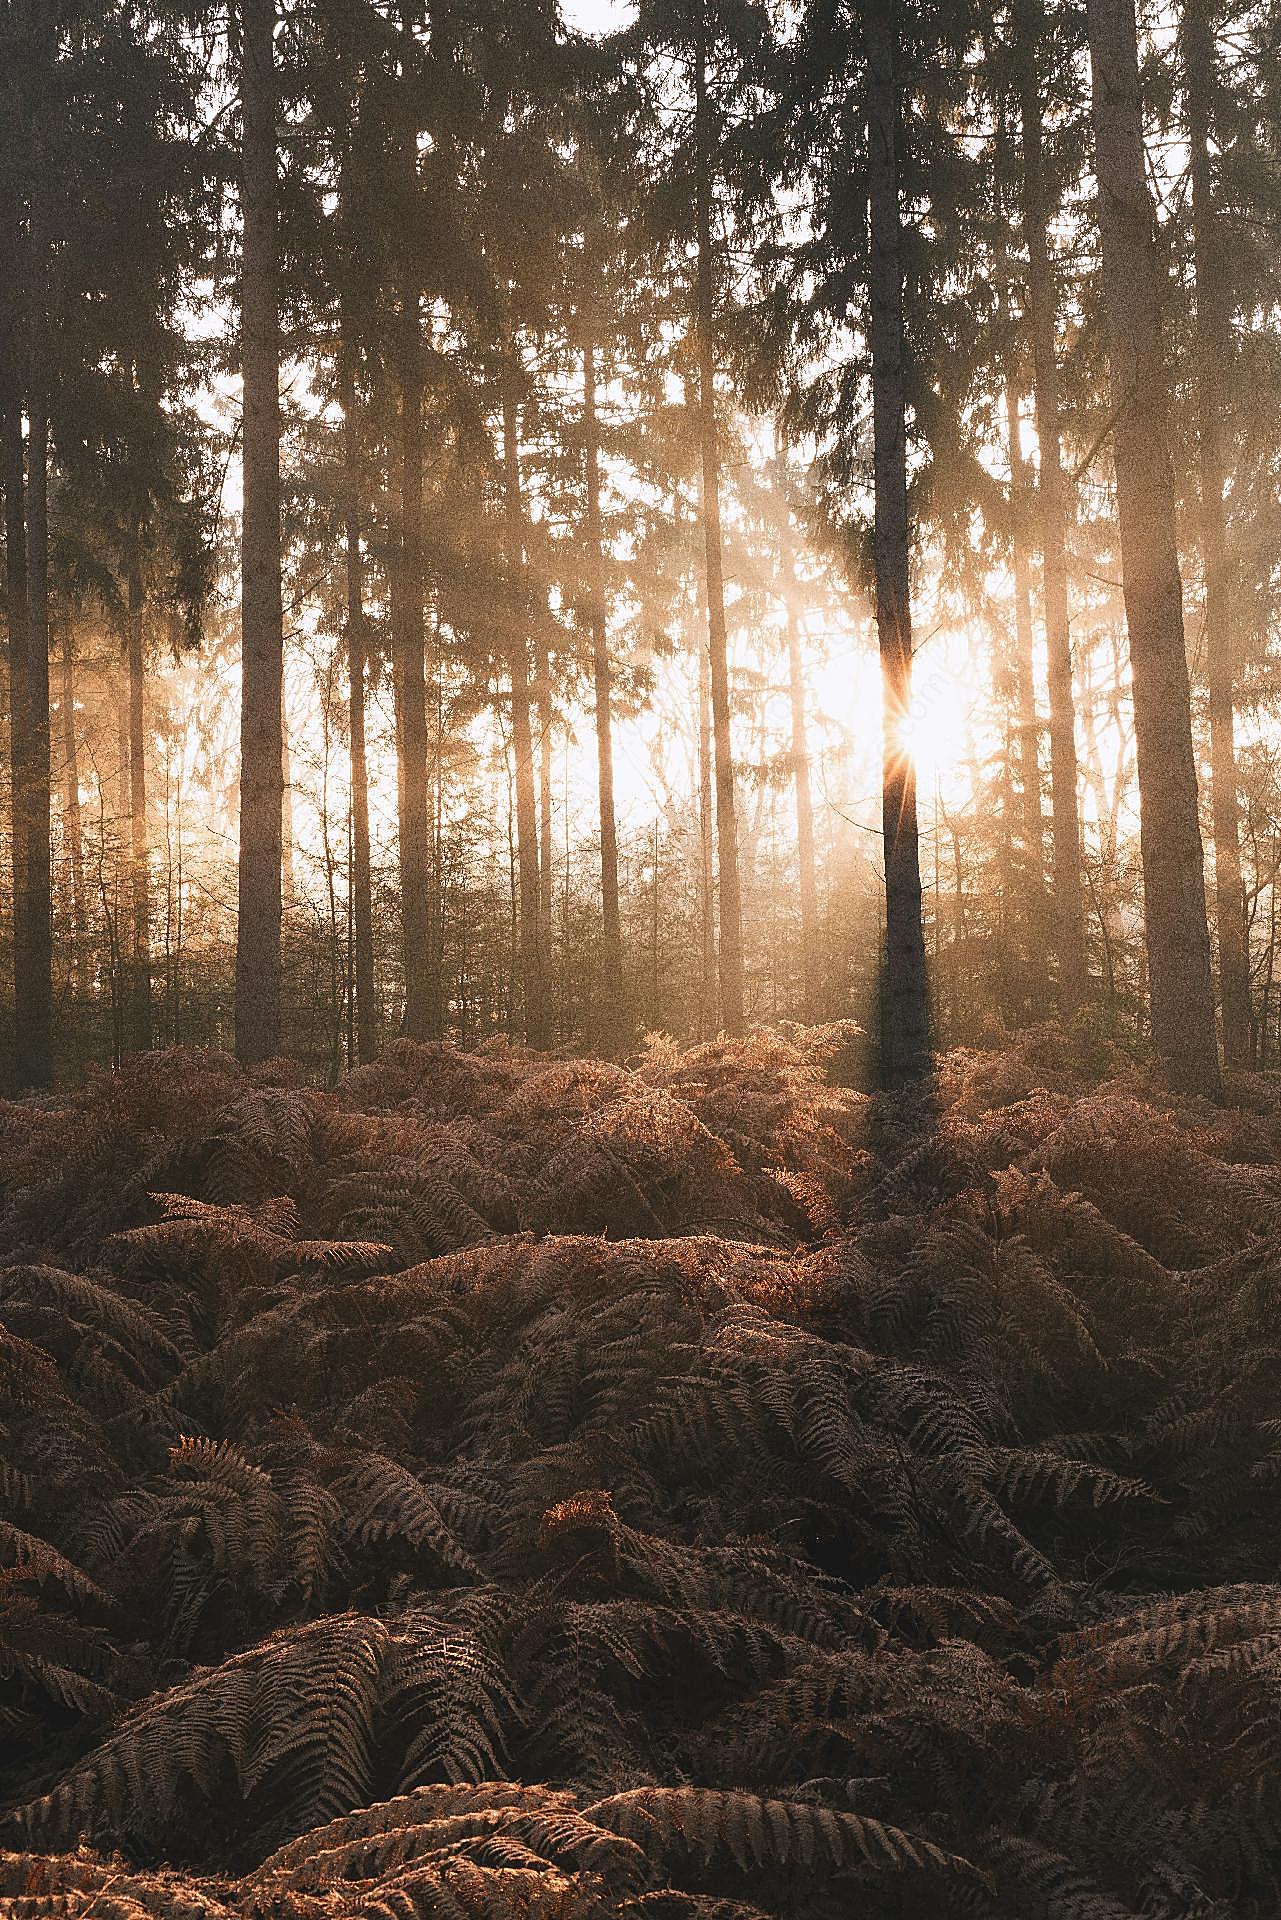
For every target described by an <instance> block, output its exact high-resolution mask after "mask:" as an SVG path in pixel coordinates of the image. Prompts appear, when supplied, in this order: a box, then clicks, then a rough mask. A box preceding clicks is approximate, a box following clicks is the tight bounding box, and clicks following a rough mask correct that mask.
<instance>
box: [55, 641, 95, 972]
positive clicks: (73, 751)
mask: <svg viewBox="0 0 1281 1920" xmlns="http://www.w3.org/2000/svg"><path fill="white" fill-rule="evenodd" d="M61 624H62V655H61V666H62V671H61V675H60V685H59V689H58V705H59V708H60V712H59V719H60V720H61V723H62V728H61V731H62V765H63V778H64V780H65V783H66V787H65V795H66V797H65V800H64V803H63V804H64V809H65V811H64V815H63V827H62V837H63V840H64V841H65V843H66V848H67V863H68V866H69V867H70V871H71V928H72V937H73V939H74V941H75V963H74V964H75V978H76V992H77V995H78V996H79V997H83V994H84V990H85V975H86V971H87V969H86V961H87V959H88V953H87V942H88V935H89V928H88V921H87V917H86V913H85V879H84V827H83V823H82V820H81V811H80V741H79V734H78V732H77V730H76V668H75V634H74V629H73V626H72V622H71V618H70V616H69V615H67V614H65V613H64V615H63V618H62V623H61Z"/></svg>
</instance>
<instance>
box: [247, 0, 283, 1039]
mask: <svg viewBox="0 0 1281 1920" xmlns="http://www.w3.org/2000/svg"><path fill="white" fill-rule="evenodd" d="M275 24H276V18H275V0H241V5H240V34H241V74H240V81H241V102H242V109H243V118H244V150H243V155H242V160H243V207H242V213H243V223H244V245H243V259H242V266H241V274H242V291H241V341H242V355H243V362H244V435H243V441H244V513H243V519H242V523H241V708H240V878H239V918H238V922H237V930H236V1052H237V1053H238V1054H239V1056H240V1058H241V1059H242V1060H265V1059H269V1058H270V1057H271V1056H272V1055H273V1054H276V1053H278V1052H279V1051H280V912H281V879H280V862H281V812H282V800H283V783H282V779H281V736H282V717H281V700H282V690H283V681H284V613H283V608H282V606H281V590H280V323H279V315H278V310H277V276H278V264H277V233H276V87H275V57H274V34H275Z"/></svg>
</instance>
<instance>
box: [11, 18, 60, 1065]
mask: <svg viewBox="0 0 1281 1920" xmlns="http://www.w3.org/2000/svg"><path fill="white" fill-rule="evenodd" d="M29 24H30V25H31V26H32V27H33V29H34V39H35V44H34V45H33V48H32V52H33V55H34V67H35V81H34V86H35V93H34V98H33V100H32V103H31V108H30V115H29V119H28V122H27V135H28V138H27V141H26V143H25V146H24V147H22V148H21V149H20V151H22V152H23V154H24V157H25V158H26V159H27V161H28V165H29V175H28V182H27V202H28V216H29V225H28V244H27V249H26V258H27V265H28V284H27V305H28V310H27V329H26V339H27V355H26V361H27V369H26V370H27V381H26V403H27V470H26V493H25V499H24V498H23V474H22V425H21V400H22V392H21V375H20V373H19V371H18V364H17V361H18V355H17V340H18V334H17V327H16V320H17V304H18V298H19V297H20V296H19V294H18V289H17V286H16V284H15V285H14V303H13V308H12V318H13V321H14V332H13V347H14V353H15V365H14V369H13V380H12V404H13V411H14V421H13V428H12V432H13V434H14V442H15V443H14V445H13V447H12V449H11V455H10V457H11V459H12V460H13V461H14V462H15V463H16V465H15V471H14V475H13V481H14V491H15V496H16V498H15V507H16V512H15V515H14V517H13V519H12V520H11V523H10V527H9V537H10V538H11V539H12V540H14V541H21V540H23V538H24V537H25V542H26V556H25V558H26V566H25V580H24V581H23V583H22V587H21V589H20V590H19V589H18V588H17V587H16V585H15V591H14V593H13V602H14V603H15V604H16V603H18V602H19V601H20V600H22V601H25V605H22V606H21V607H20V609H19V613H18V623H17V627H18V635H19V638H20V640H21V641H22V642H25V653H26V658H25V662H24V663H23V667H22V669H21V671H20V673H19V676H18V680H19V683H20V684H19V685H18V686H17V687H15V689H14V699H13V726H14V732H15V736H16V738H17V741H18V745H19V753H18V759H19V760H20V762H21V778H20V780H15V783H14V826H15V833H14V838H15V842H17V841H18V840H21V842H22V848H21V855H20V856H19V855H18V854H17V852H16V851H15V859H14V879H15V896H16V892H17V885H18V881H19V874H20V876H21V889H22V895H23V901H22V920H23V937H22V940H21V942H20V943H18V942H16V941H15V955H14V960H15V985H16V989H17V990H16V994H15V1012H16V1015H17V1047H16V1052H15V1066H16V1069H17V1076H18V1080H19V1082H20V1084H21V1085H23V1086H32V1087H43V1086H47V1085H48V1084H49V1082H50V1080H51V1079H52V1077H53V884H52V871H51V857H52V854H51V828H52V808H51V769H50V746H49V738H50V736H49V509H48V485H49V370H50V354H49V313H48V300H49V286H48V280H49V261H48V235H47V230H46V221H45V217H44V198H45V192H44V179H45V156H44V152H43V143H44V124H45V114H46V106H45V100H44V88H45V83H46V77H47V74H48V71H49V68H50V66H51V64H52V45H51V42H50V40H49V38H48V34H47V30H46V28H45V23H44V22H36V21H35V20H34V19H29ZM19 124H21V123H20V122H19ZM15 157H16V156H15ZM14 213H15V216H16V213H17V208H16V205H15V206H14ZM16 226H17V223H16V218H15V222H14V239H15V240H16V239H17V237H18V235H17V231H16ZM11 271H14V269H11ZM24 521H25V526H24ZM12 640H13V636H12V635H11V648H12Z"/></svg>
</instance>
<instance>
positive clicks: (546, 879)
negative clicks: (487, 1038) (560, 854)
mask: <svg viewBox="0 0 1281 1920" xmlns="http://www.w3.org/2000/svg"><path fill="white" fill-rule="evenodd" d="M530 612H531V614H533V618H534V711H535V712H536V714H537V716H538V937H539V939H540V941H541V942H542V948H543V964H544V966H548V967H549V966H550V964H551V952H552V669H551V660H550V659H549V657H548V652H547V621H548V619H549V617H550V616H549V614H548V609H547V605H546V602H545V601H543V600H542V599H540V600H539V603H538V608H537V612H535V611H534V607H533V604H532V602H531V605H530ZM548 984H549V985H550V982H549V983H548Z"/></svg>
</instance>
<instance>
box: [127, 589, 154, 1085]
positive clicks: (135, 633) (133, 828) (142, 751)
mask: <svg viewBox="0 0 1281 1920" xmlns="http://www.w3.org/2000/svg"><path fill="white" fill-rule="evenodd" d="M125 652H126V657H127V660H128V669H129V709H128V710H129V883H130V884H129V898H130V917H131V920H132V927H131V934H132V940H131V945H130V953H129V991H128V993H127V995H126V1002H127V1009H128V1012H127V1018H128V1046H129V1048H130V1050H131V1051H132V1052H134V1053H146V1052H148V1051H149V1050H150V1048H151V1046H152V1022H151V886H150V874H149V871H148V864H149V854H148V847H147V751H146V746H147V743H146V736H145V732H144V716H143V688H144V680H143V657H142V577H141V574H140V573H139V570H138V566H137V563H136V561H135V563H134V564H133V565H131V567H130V569H129V584H128V615H127V627H126V632H125Z"/></svg>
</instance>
